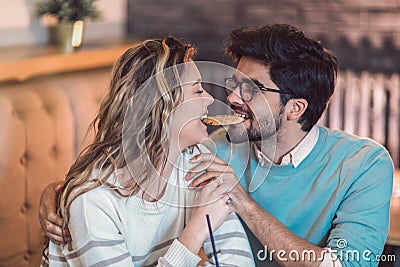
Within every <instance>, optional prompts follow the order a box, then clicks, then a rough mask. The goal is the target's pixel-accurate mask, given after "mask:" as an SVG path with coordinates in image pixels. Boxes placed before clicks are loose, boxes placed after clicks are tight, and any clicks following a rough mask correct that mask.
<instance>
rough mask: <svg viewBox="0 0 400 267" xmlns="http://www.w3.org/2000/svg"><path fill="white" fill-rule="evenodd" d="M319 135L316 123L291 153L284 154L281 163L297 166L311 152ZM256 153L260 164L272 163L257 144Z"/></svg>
mask: <svg viewBox="0 0 400 267" xmlns="http://www.w3.org/2000/svg"><path fill="white" fill-rule="evenodd" d="M318 136H319V128H318V126H317V125H314V126H313V127H312V128H311V130H310V131H309V132H308V133H307V135H306V136H305V137H304V138H303V140H301V141H300V143H299V144H298V145H297V146H295V147H294V148H293V149H292V150H291V151H289V153H287V154H286V155H284V156H283V158H282V162H281V164H279V165H289V164H292V165H293V167H295V168H297V166H299V165H300V163H301V162H302V161H303V160H304V159H305V158H306V157H307V156H308V154H310V152H311V151H312V150H313V148H314V146H315V144H316V143H317V141H318ZM254 150H255V154H256V157H257V160H258V164H260V165H261V166H264V165H265V164H266V163H267V162H268V163H272V160H270V159H269V158H268V157H267V156H266V155H265V154H264V153H262V152H261V150H259V149H258V147H257V146H256V144H254Z"/></svg>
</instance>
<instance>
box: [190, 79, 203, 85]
mask: <svg viewBox="0 0 400 267" xmlns="http://www.w3.org/2000/svg"><path fill="white" fill-rule="evenodd" d="M199 83H201V79H197V81H195V82H194V83H193V84H192V86H194V85H196V84H199Z"/></svg>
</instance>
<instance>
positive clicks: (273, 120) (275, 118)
mask: <svg viewBox="0 0 400 267" xmlns="http://www.w3.org/2000/svg"><path fill="white" fill-rule="evenodd" d="M246 113H247V116H248V120H249V121H250V126H249V127H248V128H245V127H244V125H243V124H242V123H239V124H234V125H230V126H229V127H228V129H227V132H226V138H227V139H228V141H229V142H231V143H233V144H238V143H243V142H246V141H251V142H258V141H267V140H272V139H273V140H276V138H277V135H278V133H279V131H280V129H281V128H282V121H283V113H284V107H283V106H281V107H280V108H279V110H278V112H277V114H271V113H270V112H268V113H267V114H263V115H262V116H261V115H260V116H257V117H256V119H254V118H255V116H254V115H253V114H252V113H251V114H249V113H250V112H247V111H246Z"/></svg>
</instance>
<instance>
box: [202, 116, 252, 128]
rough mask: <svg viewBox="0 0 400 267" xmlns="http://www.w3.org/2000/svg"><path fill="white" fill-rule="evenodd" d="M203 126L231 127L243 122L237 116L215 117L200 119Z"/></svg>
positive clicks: (241, 118)
mask: <svg viewBox="0 0 400 267" xmlns="http://www.w3.org/2000/svg"><path fill="white" fill-rule="evenodd" d="M202 121H203V122H204V123H205V124H208V125H212V126H220V125H231V124H237V123H240V122H242V121H244V118H243V117H239V116H237V115H215V116H208V117H205V118H202Z"/></svg>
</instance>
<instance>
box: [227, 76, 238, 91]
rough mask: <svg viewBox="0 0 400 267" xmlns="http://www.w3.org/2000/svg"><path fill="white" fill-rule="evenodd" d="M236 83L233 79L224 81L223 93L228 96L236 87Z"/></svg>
mask: <svg viewBox="0 0 400 267" xmlns="http://www.w3.org/2000/svg"><path fill="white" fill-rule="evenodd" d="M237 85H238V84H237V82H236V81H235V80H234V79H230V78H227V79H225V92H226V95H230V94H231V93H232V92H233V91H234V90H235V88H236V87H237Z"/></svg>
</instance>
